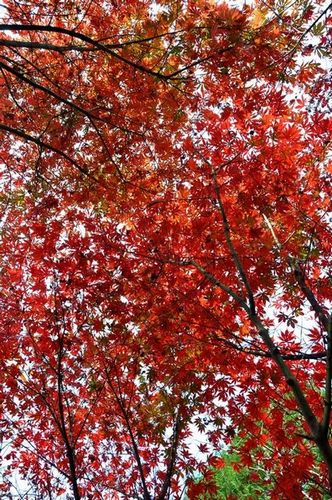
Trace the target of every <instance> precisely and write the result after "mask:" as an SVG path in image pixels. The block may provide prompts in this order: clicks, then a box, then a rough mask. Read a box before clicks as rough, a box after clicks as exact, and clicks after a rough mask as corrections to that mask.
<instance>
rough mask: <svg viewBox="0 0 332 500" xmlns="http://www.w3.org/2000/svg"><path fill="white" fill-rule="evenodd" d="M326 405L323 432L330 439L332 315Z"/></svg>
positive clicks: (329, 327)
mask: <svg viewBox="0 0 332 500" xmlns="http://www.w3.org/2000/svg"><path fill="white" fill-rule="evenodd" d="M324 404H325V408H324V414H323V420H322V432H323V433H324V435H325V436H326V437H328V433H329V428H330V418H331V407H332V314H330V316H329V319H328V328H327V360H326V378H325V398H324Z"/></svg>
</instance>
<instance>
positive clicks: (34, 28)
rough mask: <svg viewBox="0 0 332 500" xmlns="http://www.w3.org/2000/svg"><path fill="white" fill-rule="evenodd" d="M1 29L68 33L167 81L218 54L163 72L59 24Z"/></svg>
mask: <svg viewBox="0 0 332 500" xmlns="http://www.w3.org/2000/svg"><path fill="white" fill-rule="evenodd" d="M0 31H34V32H48V33H58V34H62V35H67V36H70V37H72V38H74V39H77V40H81V41H83V42H85V43H88V44H89V45H92V47H95V48H96V49H97V50H100V51H103V52H106V53H107V54H109V55H110V56H112V57H113V58H114V59H117V60H119V61H121V62H123V63H125V64H127V65H129V66H131V67H132V68H134V69H137V70H139V71H141V72H143V73H146V74H148V75H150V76H153V77H155V78H158V79H161V80H164V81H167V80H172V79H176V77H177V76H178V75H179V74H180V73H183V72H184V71H187V70H188V69H190V68H192V67H194V66H197V65H199V64H202V63H204V62H206V61H208V60H211V59H213V58H214V57H215V56H216V53H213V54H210V55H208V56H206V57H202V58H200V59H197V60H195V61H193V62H192V63H190V64H188V65H186V66H183V67H182V68H179V69H178V70H176V71H173V72H171V73H168V74H163V73H161V72H160V71H153V70H152V69H150V68H147V67H146V66H143V65H141V64H139V63H136V62H135V61H132V60H130V59H127V58H126V57H124V56H122V55H121V54H119V53H118V52H116V51H115V50H113V48H109V46H108V45H107V44H102V43H100V42H98V41H96V40H94V39H93V38H91V37H89V36H87V35H84V34H83V33H79V32H77V31H75V30H70V29H66V28H60V27H59V26H50V25H36V24H0ZM231 49H233V46H228V47H225V48H224V49H219V50H218V54H222V53H224V52H228V51H229V50H231Z"/></svg>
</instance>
